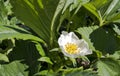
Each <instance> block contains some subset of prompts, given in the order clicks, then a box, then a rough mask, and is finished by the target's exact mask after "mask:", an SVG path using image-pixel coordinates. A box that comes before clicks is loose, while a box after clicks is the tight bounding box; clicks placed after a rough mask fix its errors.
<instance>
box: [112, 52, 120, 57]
mask: <svg viewBox="0 0 120 76" xmlns="http://www.w3.org/2000/svg"><path fill="white" fill-rule="evenodd" d="M110 57H112V58H114V59H120V51H116V52H115V53H114V54H113V55H110Z"/></svg>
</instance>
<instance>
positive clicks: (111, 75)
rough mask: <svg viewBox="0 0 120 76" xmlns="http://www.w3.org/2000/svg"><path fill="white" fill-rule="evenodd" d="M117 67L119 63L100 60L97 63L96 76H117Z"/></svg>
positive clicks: (118, 73)
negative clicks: (97, 75)
mask: <svg viewBox="0 0 120 76" xmlns="http://www.w3.org/2000/svg"><path fill="white" fill-rule="evenodd" d="M119 67H120V62H119V61H116V60H113V59H110V58H105V59H100V60H99V61H98V62H97V68H98V74H99V75H100V76H119V75H120V72H119V70H120V68H119Z"/></svg>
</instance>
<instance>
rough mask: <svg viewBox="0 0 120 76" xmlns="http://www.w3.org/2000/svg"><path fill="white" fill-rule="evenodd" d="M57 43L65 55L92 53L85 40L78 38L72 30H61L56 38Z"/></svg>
mask: <svg viewBox="0 0 120 76" xmlns="http://www.w3.org/2000/svg"><path fill="white" fill-rule="evenodd" d="M58 44H59V46H60V48H61V50H62V52H63V54H64V55H65V56H68V57H71V58H77V57H79V56H84V55H88V54H92V51H91V50H90V49H89V46H88V44H87V42H86V41H85V40H84V39H79V38H78V37H77V36H76V35H75V34H74V32H70V33H67V32H65V31H63V32H62V34H61V35H60V37H59V39H58Z"/></svg>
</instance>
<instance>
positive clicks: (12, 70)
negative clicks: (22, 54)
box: [0, 61, 28, 76]
mask: <svg viewBox="0 0 120 76" xmlns="http://www.w3.org/2000/svg"><path fill="white" fill-rule="evenodd" d="M27 68H28V66H27V65H25V64H22V63H21V62H20V61H14V62H12V63H9V64H0V76H28V71H27V70H26V69H27Z"/></svg>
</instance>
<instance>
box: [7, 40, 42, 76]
mask: <svg viewBox="0 0 120 76" xmlns="http://www.w3.org/2000/svg"><path fill="white" fill-rule="evenodd" d="M15 46H16V47H14V48H13V50H12V51H11V52H10V53H9V54H8V58H9V61H10V62H14V61H16V60H19V61H22V62H21V63H24V64H26V65H27V66H28V67H29V68H26V69H25V70H27V71H29V75H31V76H33V74H35V73H36V72H38V70H40V67H41V65H39V64H38V61H37V59H38V58H39V57H40V55H39V52H38V51H37V49H36V46H35V43H33V42H31V41H28V40H26V41H24V40H16V41H15ZM11 67H12V66H11ZM22 71H24V70H22ZM8 72H9V71H8ZM27 76H28V75H27Z"/></svg>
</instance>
